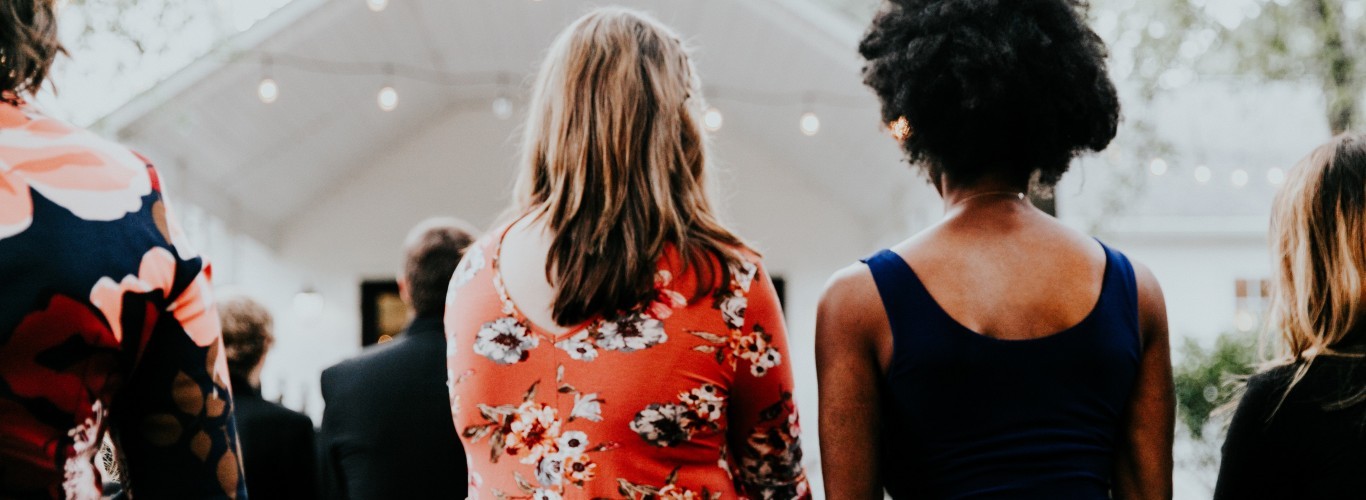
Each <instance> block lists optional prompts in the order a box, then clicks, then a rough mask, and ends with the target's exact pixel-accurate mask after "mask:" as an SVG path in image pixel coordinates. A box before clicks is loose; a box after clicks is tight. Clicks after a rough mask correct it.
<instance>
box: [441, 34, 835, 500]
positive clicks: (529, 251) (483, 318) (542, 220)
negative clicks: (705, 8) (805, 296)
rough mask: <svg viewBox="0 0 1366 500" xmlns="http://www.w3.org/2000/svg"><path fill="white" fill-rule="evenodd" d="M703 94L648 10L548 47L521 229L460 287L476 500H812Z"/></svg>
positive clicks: (754, 265)
mask: <svg viewBox="0 0 1366 500" xmlns="http://www.w3.org/2000/svg"><path fill="white" fill-rule="evenodd" d="M699 89H700V85H699V82H698V78H697V74H696V71H695V70H694V69H693V66H692V63H691V62H690V60H689V56H688V52H687V50H686V49H685V47H684V44H683V43H682V42H681V41H680V40H679V37H678V36H677V35H675V34H674V33H673V32H672V31H671V30H669V29H668V28H667V27H665V26H663V25H662V24H660V23H659V22H657V21H655V20H653V19H651V18H650V17H648V16H646V15H644V14H641V13H639V12H635V11H630V10H625V9H616V8H613V9H601V10H596V11H593V12H591V13H589V14H587V15H585V16H583V17H582V18H580V19H579V20H577V21H575V22H574V23H573V24H572V25H570V26H569V28H567V29H566V30H565V31H564V32H563V33H562V34H561V35H560V36H559V37H558V38H557V39H556V40H555V42H554V44H553V45H552V46H551V48H550V51H549V54H548V55H547V57H546V60H545V62H544V64H543V65H542V66H541V71H540V74H539V76H538V79H537V82H536V86H535V90H534V93H533V97H532V100H531V104H530V107H529V108H530V109H529V113H530V116H529V118H528V121H527V125H526V129H525V130H526V132H525V133H526V142H525V146H524V155H525V159H524V165H523V170H522V173H521V178H520V180H519V182H518V185H517V193H516V197H517V203H516V205H515V206H514V207H513V213H514V215H515V217H513V218H511V221H510V222H508V223H507V224H505V225H503V226H502V227H500V228H498V229H496V230H494V231H490V233H489V236H487V237H485V238H484V239H482V240H481V241H478V242H477V243H475V244H474V246H473V247H471V248H470V250H469V251H468V252H467V253H466V255H465V257H464V259H463V260H462V261H461V263H460V266H459V267H458V268H457V269H456V271H455V275H454V277H453V278H452V280H451V285H450V292H449V295H448V297H447V301H448V306H447V308H446V335H447V346H448V353H449V358H448V367H449V369H450V370H449V371H450V373H449V376H450V388H451V413H452V415H453V416H454V420H455V425H456V429H457V430H458V431H459V433H460V436H461V438H462V440H463V441H464V446H465V450H466V452H467V453H468V457H469V458H468V462H469V470H470V485H469V495H470V498H480V497H483V498H505V497H516V498H528V497H530V498H535V499H559V498H603V497H612V498H618V497H623V496H624V497H629V498H705V499H718V498H727V499H729V498H741V497H744V498H781V499H790V498H805V497H808V496H809V494H808V492H807V484H806V479H805V474H804V472H803V468H802V464H801V459H802V453H801V444H800V441H799V427H798V424H797V415H796V408H795V404H794V402H793V400H792V374H791V370H790V368H789V365H788V361H789V356H788V352H787V339H786V333H785V331H784V325H783V320H782V313H781V310H780V309H779V305H778V300H777V295H776V293H775V291H774V288H773V284H772V282H771V281H770V279H769V277H768V275H767V274H766V273H765V272H764V269H763V266H762V264H761V263H760V260H759V257H758V254H757V253H755V252H754V251H753V250H751V249H750V248H749V247H748V246H747V245H746V244H745V243H744V242H743V241H742V240H741V239H740V238H739V237H738V236H736V235H735V234H734V233H733V232H731V231H730V230H729V229H727V228H726V227H725V226H723V225H722V224H721V223H720V222H719V221H718V220H717V218H716V216H715V215H714V214H713V209H712V206H711V201H710V199H709V197H708V193H707V189H706V188H707V183H706V178H707V174H708V170H709V166H708V164H707V155H706V149H705V142H706V141H705V138H704V136H703V133H702V130H701V128H700V127H699V122H698V114H699V112H700V109H701V106H702V103H701V101H700V97H701V95H700V90H699Z"/></svg>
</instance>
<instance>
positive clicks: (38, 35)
mask: <svg viewBox="0 0 1366 500" xmlns="http://www.w3.org/2000/svg"><path fill="white" fill-rule="evenodd" d="M56 9H57V1H56V0H4V1H3V2H0V67H3V68H4V71H3V72H0V91H9V92H14V93H15V94H32V93H35V92H37V91H38V89H39V88H41V87H42V86H43V82H44V81H46V80H47V76H48V71H49V70H51V69H52V62H53V61H54V60H56V59H57V55H58V54H64V53H66V49H64V48H62V43H61V41H59V40H58V39H57V13H56Z"/></svg>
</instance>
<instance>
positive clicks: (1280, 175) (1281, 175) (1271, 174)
mask: <svg viewBox="0 0 1366 500" xmlns="http://www.w3.org/2000/svg"><path fill="white" fill-rule="evenodd" d="M1266 181H1267V182H1270V183H1271V185H1272V186H1279V185H1281V183H1282V182H1285V171H1284V170H1281V169H1280V167H1271V170H1267V171H1266Z"/></svg>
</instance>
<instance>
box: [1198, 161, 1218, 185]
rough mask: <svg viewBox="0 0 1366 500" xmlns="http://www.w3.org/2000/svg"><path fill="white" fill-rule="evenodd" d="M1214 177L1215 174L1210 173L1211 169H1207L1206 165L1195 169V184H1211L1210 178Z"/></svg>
mask: <svg viewBox="0 0 1366 500" xmlns="http://www.w3.org/2000/svg"><path fill="white" fill-rule="evenodd" d="M1213 175H1214V173H1213V172H1210V169H1209V167H1206V166H1204V165H1200V166H1198V167H1195V182H1199V183H1201V184H1204V183H1206V182H1209V179H1210V177H1212V176H1213Z"/></svg>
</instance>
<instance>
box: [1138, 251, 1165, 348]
mask: <svg viewBox="0 0 1366 500" xmlns="http://www.w3.org/2000/svg"><path fill="white" fill-rule="evenodd" d="M1129 265H1130V266H1132V267H1133V268H1134V281H1135V285H1136V286H1135V288H1137V289H1138V319H1139V327H1140V328H1141V329H1142V332H1143V333H1142V335H1143V339H1144V342H1145V343H1151V342H1152V341H1153V340H1156V338H1157V337H1159V336H1161V337H1165V336H1166V335H1167V300H1166V298H1164V297H1163V295H1162V285H1161V284H1159V283H1158V282H1157V276H1154V275H1153V272H1152V270H1151V269H1149V268H1148V266H1146V265H1144V264H1143V263H1142V262H1139V261H1136V260H1133V259H1129Z"/></svg>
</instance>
